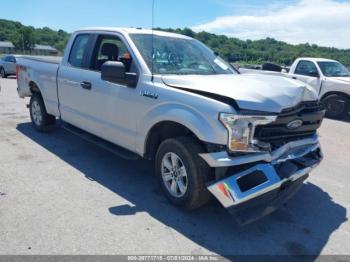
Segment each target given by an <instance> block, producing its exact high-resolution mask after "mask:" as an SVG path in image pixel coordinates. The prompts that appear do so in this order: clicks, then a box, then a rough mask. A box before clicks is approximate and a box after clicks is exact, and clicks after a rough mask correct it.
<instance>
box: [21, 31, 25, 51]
mask: <svg viewBox="0 0 350 262" xmlns="http://www.w3.org/2000/svg"><path fill="white" fill-rule="evenodd" d="M21 36H22V54H24V36H23V33H21Z"/></svg>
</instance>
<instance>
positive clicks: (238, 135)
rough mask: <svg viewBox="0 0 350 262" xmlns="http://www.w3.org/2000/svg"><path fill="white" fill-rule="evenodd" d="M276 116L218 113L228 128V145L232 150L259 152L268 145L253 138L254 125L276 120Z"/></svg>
mask: <svg viewBox="0 0 350 262" xmlns="http://www.w3.org/2000/svg"><path fill="white" fill-rule="evenodd" d="M276 118H277V116H248V115H233V114H228V113H220V116H219V119H220V121H221V123H223V125H224V126H225V127H226V129H227V130H228V147H229V149H230V150H231V151H233V152H259V151H261V148H266V147H268V146H269V145H266V143H261V142H259V141H257V140H255V139H254V132H255V127H256V126H257V125H266V124H269V123H272V122H274V121H275V120H276Z"/></svg>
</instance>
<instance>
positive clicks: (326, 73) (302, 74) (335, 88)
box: [240, 58, 350, 118]
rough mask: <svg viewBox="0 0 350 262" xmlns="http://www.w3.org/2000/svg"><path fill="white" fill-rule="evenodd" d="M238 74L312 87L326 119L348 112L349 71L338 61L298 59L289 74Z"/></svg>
mask: <svg viewBox="0 0 350 262" xmlns="http://www.w3.org/2000/svg"><path fill="white" fill-rule="evenodd" d="M240 72H241V73H243V74H245V73H248V74H252V73H260V74H269V75H282V76H285V77H289V78H292V79H294V80H299V81H302V82H304V83H306V84H308V85H310V86H312V87H313V88H314V89H315V90H316V92H317V93H318V96H319V99H320V100H321V101H322V102H323V104H324V105H325V107H326V113H327V116H328V117H331V118H339V117H342V116H344V115H345V114H348V113H349V111H350V71H349V70H348V69H347V68H346V67H345V66H343V65H342V64H341V63H339V62H338V61H335V60H331V59H324V58H298V59H297V60H295V62H294V63H293V65H292V66H291V68H290V70H289V73H283V72H276V71H267V70H253V69H244V68H241V69H240Z"/></svg>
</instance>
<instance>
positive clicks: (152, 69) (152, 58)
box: [151, 0, 155, 82]
mask: <svg viewBox="0 0 350 262" xmlns="http://www.w3.org/2000/svg"><path fill="white" fill-rule="evenodd" d="M154 2H155V0H152V53H151V55H152V57H151V60H152V66H151V73H152V78H151V81H152V82H153V80H154V58H155V57H154V32H153V30H154Z"/></svg>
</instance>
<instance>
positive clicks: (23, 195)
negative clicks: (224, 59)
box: [0, 79, 350, 256]
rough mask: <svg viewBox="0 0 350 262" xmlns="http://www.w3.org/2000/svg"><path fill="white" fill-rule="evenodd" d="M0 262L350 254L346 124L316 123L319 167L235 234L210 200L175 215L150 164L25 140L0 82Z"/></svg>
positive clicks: (51, 138)
mask: <svg viewBox="0 0 350 262" xmlns="http://www.w3.org/2000/svg"><path fill="white" fill-rule="evenodd" d="M0 84H1V86H2V90H1V92H0V254H219V255H222V256H226V255H237V254H293V255H300V254H312V255H318V254H350V244H349V240H350V223H349V222H348V221H347V217H348V214H347V211H348V210H349V208H350V190H349V188H350V172H349V171H350V153H349V149H350V120H344V121H335V120H328V119H327V120H325V121H324V124H323V126H322V128H321V130H320V135H321V142H322V145H323V149H324V154H325V160H324V161H323V163H322V164H321V166H320V167H318V169H317V170H315V171H314V172H313V173H312V174H311V177H310V179H309V180H308V182H307V183H306V184H305V186H304V187H303V188H302V190H301V191H300V192H299V194H298V195H297V196H295V197H294V198H293V199H292V200H291V201H290V202H289V203H288V204H287V205H286V206H284V207H283V208H282V209H280V210H279V211H277V212H275V213H274V214H273V215H271V216H269V217H267V218H264V219H263V220H260V221H258V222H256V223H254V224H251V225H248V226H245V227H239V226H238V225H237V224H236V223H235V222H234V221H233V219H232V217H231V216H230V215H229V214H228V213H227V212H226V211H225V210H224V208H223V207H221V206H220V205H219V203H218V202H217V201H215V200H213V201H211V202H210V203H209V204H208V205H207V206H206V207H204V208H202V209H200V210H198V211H195V212H192V213H186V212H182V211H180V210H178V209H176V208H174V207H172V206H171V205H169V204H168V202H167V201H166V200H165V199H164V197H163V196H162V194H161V193H160V191H159V189H158V187H157V184H156V180H155V178H154V177H153V176H152V171H151V164H150V163H148V162H146V161H125V160H122V159H120V158H118V157H116V156H114V155H111V154H110V153H109V152H106V151H104V150H103V149H100V148H98V147H96V146H94V145H91V144H89V143H87V142H85V141H82V140H81V139H79V138H77V137H75V136H74V135H71V134H70V133H67V132H66V131H64V130H63V129H60V128H57V129H56V130H55V131H54V132H53V133H50V134H39V133H37V132H35V131H34V130H33V128H32V126H31V124H30V119H29V117H28V110H27V109H26V103H27V102H28V101H26V100H23V99H19V98H18V96H17V93H16V81H15V80H14V79H9V80H5V79H0Z"/></svg>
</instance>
